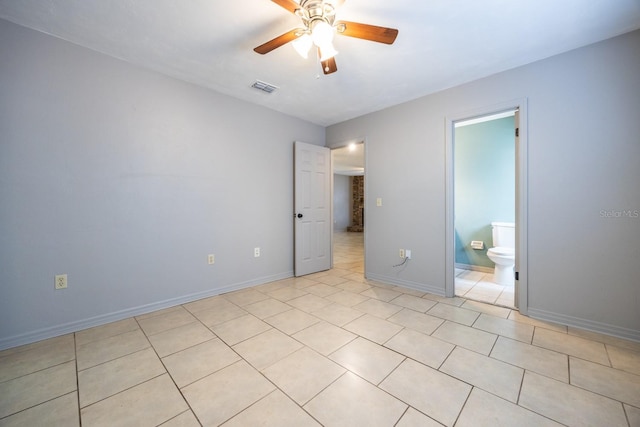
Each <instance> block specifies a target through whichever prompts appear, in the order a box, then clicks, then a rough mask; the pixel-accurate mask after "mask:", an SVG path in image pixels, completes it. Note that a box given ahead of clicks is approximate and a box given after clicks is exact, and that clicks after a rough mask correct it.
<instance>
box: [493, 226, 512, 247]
mask: <svg viewBox="0 0 640 427" xmlns="http://www.w3.org/2000/svg"><path fill="white" fill-rule="evenodd" d="M491 229H492V231H491V234H492V235H493V246H494V247H501V248H514V249H515V247H516V225H515V223H513V222H492V223H491Z"/></svg>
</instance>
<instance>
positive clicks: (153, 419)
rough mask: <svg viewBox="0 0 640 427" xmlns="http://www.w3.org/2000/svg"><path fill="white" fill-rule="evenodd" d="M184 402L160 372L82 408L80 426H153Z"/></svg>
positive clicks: (172, 414) (181, 408)
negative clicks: (147, 379) (148, 379)
mask: <svg viewBox="0 0 640 427" xmlns="http://www.w3.org/2000/svg"><path fill="white" fill-rule="evenodd" d="M187 409H188V406H187V404H186V402H185V401H184V399H183V398H182V396H181V395H180V392H179V391H178V389H177V388H176V386H175V385H174V384H173V382H172V381H171V378H169V375H167V374H164V375H161V376H159V377H156V378H154V379H152V380H150V381H147V382H145V383H142V384H139V385H137V386H135V387H133V388H130V389H128V390H125V391H123V392H122V393H118V394H116V395H114V396H111V397H109V398H107V399H105V400H101V401H100V402H97V403H94V404H93V405H90V406H87V407H86V408H83V409H82V411H81V412H80V414H81V417H82V425H83V426H92V427H93V426H157V425H159V424H162V423H163V422H165V421H168V420H170V419H171V418H173V417H175V416H176V415H178V414H180V413H182V412H184V411H185V410H187Z"/></svg>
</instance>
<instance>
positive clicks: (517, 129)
mask: <svg viewBox="0 0 640 427" xmlns="http://www.w3.org/2000/svg"><path fill="white" fill-rule="evenodd" d="M516 136H520V128H516Z"/></svg>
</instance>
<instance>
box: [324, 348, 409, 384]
mask: <svg viewBox="0 0 640 427" xmlns="http://www.w3.org/2000/svg"><path fill="white" fill-rule="evenodd" d="M329 357H330V358H331V360H333V361H334V362H336V363H338V364H340V365H342V366H343V367H345V368H346V369H348V370H350V371H351V372H353V373H355V374H357V375H359V376H360V377H362V378H364V379H365V380H367V381H369V382H371V383H373V384H378V383H380V381H382V380H383V379H384V378H385V377H386V376H387V375H389V374H390V373H391V371H393V370H394V369H395V368H396V367H397V366H398V365H399V364H400V363H402V361H403V360H404V359H405V357H404V356H403V355H401V354H398V353H396V352H394V351H391V350H389V349H387V348H384V347H382V346H381V345H379V344H376V343H373V342H371V341H369V340H366V339H364V338H356V339H355V340H353V341H351V342H350V343H349V344H347V345H345V346H344V347H342V348H341V349H339V350H338V351H336V352H335V353H333V354H331V355H330V356H329Z"/></svg>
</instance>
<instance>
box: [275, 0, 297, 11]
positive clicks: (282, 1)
mask: <svg viewBox="0 0 640 427" xmlns="http://www.w3.org/2000/svg"><path fill="white" fill-rule="evenodd" d="M271 1H272V2H274V3H275V4H277V5H278V6H281V7H283V8H285V9H287V10H288V11H289V12H291V13H296V10H298V9H300V5H299V4H298V3H296V2H294V1H293V0H271Z"/></svg>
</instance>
